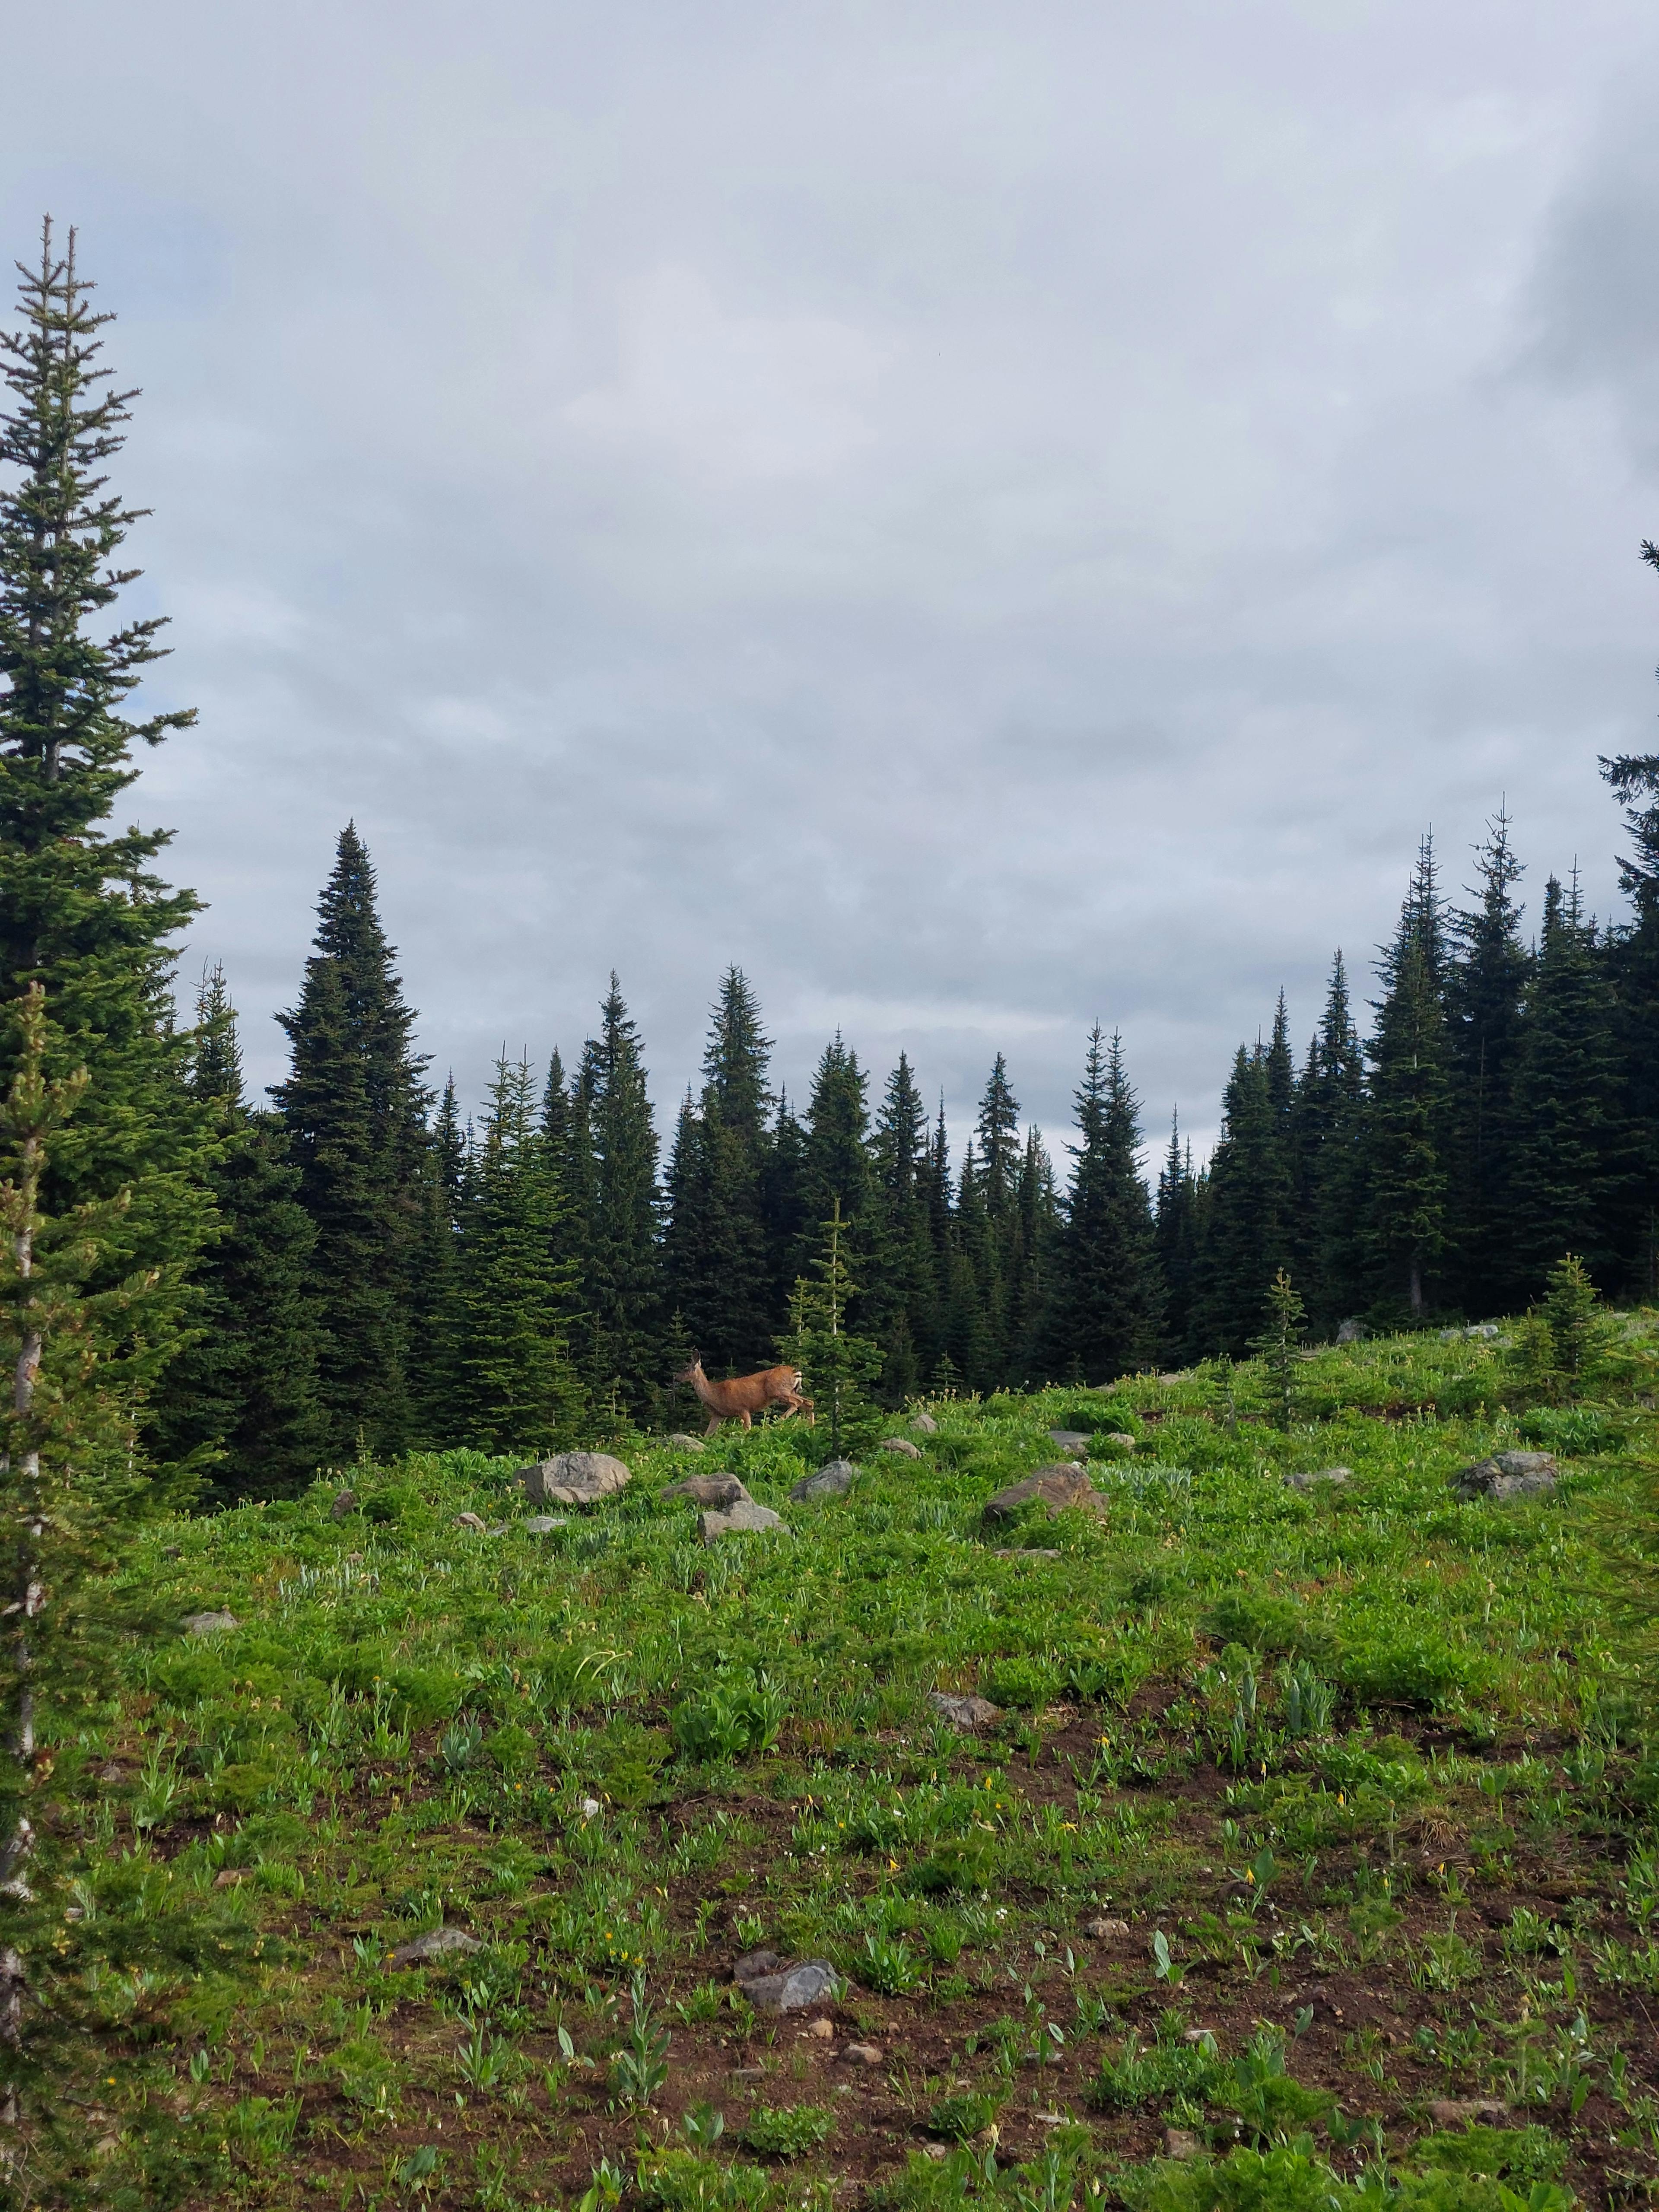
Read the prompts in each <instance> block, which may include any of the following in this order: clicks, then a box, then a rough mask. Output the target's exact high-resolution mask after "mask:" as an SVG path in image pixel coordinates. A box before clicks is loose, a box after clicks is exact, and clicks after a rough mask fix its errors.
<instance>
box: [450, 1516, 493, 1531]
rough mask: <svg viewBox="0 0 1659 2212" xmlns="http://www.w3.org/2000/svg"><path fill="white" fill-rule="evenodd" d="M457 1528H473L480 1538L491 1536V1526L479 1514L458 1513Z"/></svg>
mask: <svg viewBox="0 0 1659 2212" xmlns="http://www.w3.org/2000/svg"><path fill="white" fill-rule="evenodd" d="M455 1526H456V1527H457V1528H471V1529H472V1530H473V1531H474V1532H475V1534H477V1535H480V1536H487V1535H488V1534H489V1524H488V1523H487V1522H485V1521H484V1519H483V1516H482V1515H480V1514H477V1513H458V1514H457V1515H456V1516H455Z"/></svg>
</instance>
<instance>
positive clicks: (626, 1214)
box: [581, 971, 662, 1407]
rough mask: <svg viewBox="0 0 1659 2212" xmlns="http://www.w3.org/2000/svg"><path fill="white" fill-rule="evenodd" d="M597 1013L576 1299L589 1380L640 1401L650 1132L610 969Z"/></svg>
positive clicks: (588, 1068) (654, 1245) (586, 1077)
mask: <svg viewBox="0 0 1659 2212" xmlns="http://www.w3.org/2000/svg"><path fill="white" fill-rule="evenodd" d="M601 1020H602V1026H601V1029H600V1031H599V1036H597V1037H596V1038H594V1039H593V1040H592V1042H591V1043H590V1044H589V1045H588V1046H587V1048H586V1051H585V1053H584V1054H583V1056H582V1089H583V1092H584V1094H585V1096H586V1098H587V1100H588V1102H589V1103H588V1111H587V1126H588V1133H589V1141H590V1143H591V1146H592V1174H591V1178H590V1188H591V1199H590V1202H589V1205H590V1210H589V1213H588V1218H587V1224H586V1235H585V1237H584V1239H583V1280H582V1290H581V1300H582V1306H583V1310H584V1311H585V1313H586V1316H587V1317H588V1320H587V1329H588V1342H589V1353H588V1357H589V1360H590V1363H591V1364H590V1367H589V1379H590V1383H591V1384H592V1388H594V1389H604V1388H605V1385H606V1384H608V1383H611V1381H612V1380H613V1379H614V1380H615V1381H616V1382H617V1383H618V1385H619V1386H620V1388H621V1389H622V1392H623V1395H624V1397H625V1398H626V1399H628V1401H629V1402H630V1403H632V1404H633V1405H634V1406H635V1407H641V1406H642V1405H643V1404H644V1402H645V1393H646V1389H647V1382H648V1380H649V1378H650V1376H651V1373H652V1370H653V1367H654V1366H655V1364H656V1346H657V1339H658V1335H659V1331H660V1327H661V1313H660V1305H661V1292H662V1284H661V1273H660V1253H659V1241H658V1238H659V1214H658V1208H659V1193H658V1189H657V1132H656V1126H655V1123H654V1122H653V1119H652V1114H651V1100H650V1097H649V1094H648V1092H647V1088H646V1073H645V1067H644V1064H643V1062H642V1060H641V1056H640V1041H639V1033H638V1031H637V1030H635V1026H634V1024H633V1022H632V1021H631V1020H630V1019H629V1012H628V1009H627V1007H626V1006H624V1005H623V997H622V991H621V987H620V986H619V985H618V983H617V977H616V975H615V973H614V971H613V973H612V975H611V990H610V994H609V995H608V997H607V998H606V999H605V1004H604V1006H603V1008H602V1009H601Z"/></svg>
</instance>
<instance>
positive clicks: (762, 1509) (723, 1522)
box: [697, 1498, 789, 1544]
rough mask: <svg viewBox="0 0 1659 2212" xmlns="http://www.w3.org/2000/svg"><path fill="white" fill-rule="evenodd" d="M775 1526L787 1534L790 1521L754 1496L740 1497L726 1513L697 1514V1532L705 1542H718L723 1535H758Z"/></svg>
mask: <svg viewBox="0 0 1659 2212" xmlns="http://www.w3.org/2000/svg"><path fill="white" fill-rule="evenodd" d="M774 1528H775V1529H779V1530H781V1532H782V1533H783V1534H785V1535H786V1536H787V1534H788V1533H789V1523H788V1522H787V1521H786V1520H785V1519H784V1517H783V1516H782V1514H781V1513H775V1512H774V1511H773V1510H772V1509H771V1507H770V1506H769V1505H757V1504H756V1503H755V1501H754V1499H753V1498H739V1499H738V1502H737V1504H735V1505H733V1506H732V1508H731V1509H730V1510H729V1511H727V1512H725V1513H699V1514H698V1516H697V1534H698V1535H699V1536H701V1537H702V1541H703V1542H704V1543H705V1544H718V1543H719V1541H720V1538H721V1537H722V1536H747V1535H758V1534H761V1533H762V1532H763V1530H766V1529H774Z"/></svg>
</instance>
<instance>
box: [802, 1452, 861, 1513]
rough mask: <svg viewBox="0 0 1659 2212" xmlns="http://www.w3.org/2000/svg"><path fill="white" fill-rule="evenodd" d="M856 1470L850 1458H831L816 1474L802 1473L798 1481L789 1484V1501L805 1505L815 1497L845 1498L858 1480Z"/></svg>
mask: <svg viewBox="0 0 1659 2212" xmlns="http://www.w3.org/2000/svg"><path fill="white" fill-rule="evenodd" d="M858 1472H859V1471H858V1469H857V1468H855V1467H854V1464H853V1462H852V1461H851V1460H850V1459H832V1460H831V1461H830V1462H829V1465H828V1466H827V1467H821V1468H819V1469H818V1471H817V1474H804V1475H802V1477H801V1479H800V1480H799V1482H796V1483H792V1484H791V1486H790V1489H789V1496H790V1498H791V1501H792V1502H793V1504H796V1505H805V1504H811V1500H812V1499H813V1498H845V1497H846V1495H847V1493H848V1491H849V1490H850V1489H851V1488H852V1487H853V1485H854V1482H855V1481H856V1480H858Z"/></svg>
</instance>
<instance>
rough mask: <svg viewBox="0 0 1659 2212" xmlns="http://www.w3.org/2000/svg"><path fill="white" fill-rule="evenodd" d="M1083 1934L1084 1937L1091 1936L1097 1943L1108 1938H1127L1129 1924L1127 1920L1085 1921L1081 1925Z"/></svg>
mask: <svg viewBox="0 0 1659 2212" xmlns="http://www.w3.org/2000/svg"><path fill="white" fill-rule="evenodd" d="M1083 1932H1084V1934H1085V1936H1092V1937H1093V1938H1094V1940H1095V1941H1096V1942H1097V1943H1098V1942H1103V1941H1104V1939H1105V1938H1106V1937H1107V1936H1127V1934H1128V1932H1129V1923H1128V1922H1127V1920H1112V1919H1109V1918H1107V1917H1102V1918H1101V1919H1098V1920H1085V1922H1084V1923H1083Z"/></svg>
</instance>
